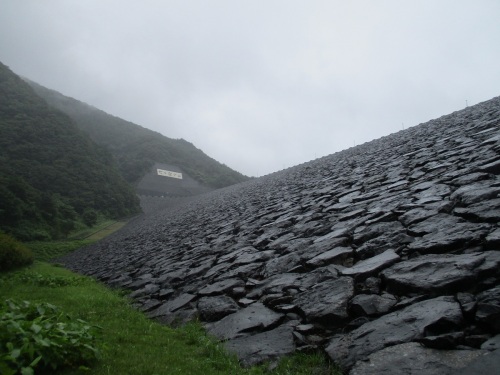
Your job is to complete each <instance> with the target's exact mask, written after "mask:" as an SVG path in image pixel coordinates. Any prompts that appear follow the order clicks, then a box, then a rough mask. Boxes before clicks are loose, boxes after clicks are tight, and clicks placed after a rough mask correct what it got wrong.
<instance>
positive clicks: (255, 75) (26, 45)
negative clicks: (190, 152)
mask: <svg viewBox="0 0 500 375" xmlns="http://www.w3.org/2000/svg"><path fill="white" fill-rule="evenodd" d="M1 8H2V11H1V12H0V61H2V62H3V63H5V64H7V65H8V66H10V68H11V69H12V70H14V71H15V72H16V73H18V74H21V75H24V76H26V77H28V78H30V79H32V80H34V81H36V82H39V83H41V84H43V85H45V86H47V87H50V88H53V89H55V90H58V91H60V92H62V93H64V94H66V95H69V96H72V97H75V98H77V99H79V100H82V101H85V102H87V103H89V104H92V105H94V106H96V107H99V108H101V109H103V110H105V111H107V112H109V113H111V114H114V115H116V116H119V117H122V118H124V119H127V120H130V121H133V122H135V123H137V124H140V125H142V126H145V127H148V128H150V129H153V130H156V131H159V132H161V133H162V134H164V135H166V136H169V137H173V138H184V139H186V140H188V141H190V142H193V143H194V144H195V145H196V146H197V147H198V148H201V149H202V150H203V151H205V152H206V153H207V154H209V155H210V156H212V157H214V158H215V159H217V160H219V161H221V162H223V163H225V164H227V165H229V166H230V167H232V168H234V169H237V170H239V171H241V172H243V173H245V174H249V175H263V174H267V173H270V172H273V171H276V170H279V169H282V168H284V167H289V166H292V165H296V164H299V163H302V162H305V161H308V160H311V159H313V158H315V157H320V156H324V155H328V154H331V153H333V152H336V151H339V150H341V149H344V148H348V147H351V146H352V145H353V144H354V143H356V144H360V143H362V142H366V141H369V140H371V139H374V138H378V137H380V136H383V135H387V134H389V133H392V132H395V131H398V130H400V129H401V128H402V127H403V123H404V125H405V126H406V127H408V126H413V125H416V124H418V123H421V122H425V121H428V120H430V119H432V118H436V117H439V116H441V115H444V114H447V113H449V112H452V111H454V110H458V109H461V108H463V107H464V106H465V101H466V100H468V103H469V104H475V103H477V102H480V101H483V100H487V99H490V98H492V97H494V96H497V95H499V94H500V92H499V87H500V70H499V69H498V61H500V49H499V48H498V46H499V45H500V23H499V22H498V17H499V16H500V3H499V2H498V1H494V0H490V1H488V0H479V1H475V2H471V1H465V0H453V1H452V0H442V1H428V0H426V1H418V2H401V1H392V0H385V1H384V0H382V1H376V2H375V1H367V0H365V1H352V2H346V1H307V2H306V1H221V0H215V1H210V2H208V1H201V0H199V1H194V0H191V1H159V0H157V1H153V0H150V1H147V2H138V1H129V0H120V1H118V0H114V1H112V0H108V1H98V0H86V1H76V0H48V1H43V2H41V1H38V0H24V1H18V0H2V5H1Z"/></svg>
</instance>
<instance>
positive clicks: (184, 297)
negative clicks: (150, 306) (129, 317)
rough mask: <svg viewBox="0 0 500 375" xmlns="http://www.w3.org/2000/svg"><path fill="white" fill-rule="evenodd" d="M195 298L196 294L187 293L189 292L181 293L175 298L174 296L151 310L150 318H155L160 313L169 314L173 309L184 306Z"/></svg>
mask: <svg viewBox="0 0 500 375" xmlns="http://www.w3.org/2000/svg"><path fill="white" fill-rule="evenodd" d="M195 298H196V296H195V295H193V294H189V293H184V294H181V295H180V296H178V297H177V298H174V299H173V300H171V301H168V302H165V303H164V304H163V305H161V306H160V307H159V308H157V309H156V310H154V311H152V312H151V314H150V316H151V317H152V318H156V317H159V316H162V315H169V314H171V313H172V312H175V311H177V310H179V309H181V308H183V307H185V306H186V305H187V304H189V303H190V302H191V301H192V300H194V299H195Z"/></svg>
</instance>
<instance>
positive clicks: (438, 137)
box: [62, 98, 500, 374]
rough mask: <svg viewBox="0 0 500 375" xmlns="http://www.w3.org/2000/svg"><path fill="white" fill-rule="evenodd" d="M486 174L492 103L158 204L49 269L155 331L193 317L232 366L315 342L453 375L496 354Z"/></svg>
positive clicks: (493, 156) (359, 360)
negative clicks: (124, 299)
mask: <svg viewBox="0 0 500 375" xmlns="http://www.w3.org/2000/svg"><path fill="white" fill-rule="evenodd" d="M499 174H500V98H495V99H492V100H490V101H487V102H484V103H481V104H478V105H476V106H473V107H468V108H466V109H464V110H461V111H458V112H455V113H452V114H450V115H447V116H443V117H441V118H439V119H436V120H432V121H429V122H427V123H425V124H421V125H418V126H415V127H412V128H409V129H407V130H404V131H400V132H398V133H395V134H392V135H389V136H387V137H383V138H381V139H378V140H375V141H372V142H368V143H365V144H363V145H360V146H357V147H353V148H350V149H348V150H344V151H342V152H338V153H335V154H333V155H330V156H327V157H324V158H321V159H318V160H315V161H312V162H309V163H305V164H302V165H299V166H297V167H294V168H290V169H288V170H284V171H281V172H278V173H274V174H271V175H268V176H265V177H262V178H259V179H255V180H252V181H249V182H246V183H243V184H239V185H235V186H231V187H229V188H225V189H221V190H217V191H213V192H210V193H208V194H205V195H202V196H198V197H194V198H191V199H184V200H182V201H181V202H180V203H179V202H176V201H162V203H161V205H160V206H161V209H156V210H155V209H151V210H148V213H147V214H145V215H143V216H140V217H138V218H136V219H135V220H133V221H132V222H131V223H130V224H129V225H128V226H127V227H125V228H124V229H123V230H122V231H121V232H118V233H116V234H115V235H113V236H111V237H109V238H107V239H105V240H103V241H101V242H99V243H97V244H95V245H92V246H90V247H86V248H83V249H80V250H78V251H76V252H74V253H72V254H70V255H68V256H67V257H65V258H64V259H62V261H63V262H64V263H65V264H66V265H67V266H68V267H69V268H71V269H73V270H76V271H78V272H81V273H84V274H87V275H91V276H94V277H96V278H98V279H100V280H102V281H104V282H106V283H108V284H109V285H111V286H115V287H122V288H128V289H130V290H131V296H132V297H133V298H134V299H135V301H136V305H137V306H138V308H140V309H142V310H143V311H145V312H146V313H147V314H148V315H149V316H150V317H152V318H155V319H158V320H160V321H161V322H164V323H168V324H175V323H178V322H184V321H187V320H190V319H195V318H199V319H200V320H202V321H203V322H204V324H205V325H206V328H207V330H208V332H210V333H211V334H213V335H215V336H216V337H218V338H220V339H221V340H225V341H226V346H227V348H228V349H229V350H232V351H235V352H236V353H237V354H238V356H239V357H240V359H241V361H242V363H243V364H245V365H250V364H255V363H258V362H262V361H265V360H269V359H274V358H276V357H279V356H282V355H285V354H289V353H291V352H294V351H296V350H309V349H311V348H316V349H319V350H324V351H325V352H326V353H327V354H328V355H329V356H330V357H331V358H332V359H333V360H335V361H336V362H338V363H339V364H340V365H341V366H342V368H343V369H344V370H345V371H351V373H352V374H372V373H385V371H388V370H387V368H388V366H389V367H390V366H393V367H395V366H397V368H398V369H399V371H401V372H398V373H405V374H412V373H429V374H434V373H436V374H437V373H440V374H441V373H454V371H458V370H459V369H460V368H463V367H465V366H467V364H468V363H469V362H470V361H473V360H477V359H478V358H479V359H481V360H484V359H485V358H490V359H491V358H495V357H494V355H496V358H497V359H498V351H494V352H492V350H496V349H497V347H498V344H495V343H498V334H499V333H500V323H499V322H500V282H499V279H500V271H499V266H500V228H499V219H500V195H499V194H500V179H499V176H498V175H499ZM149 199H150V201H149V202H148V205H149V207H154V206H155V205H154V202H152V201H151V199H152V198H149ZM158 199H159V198H158ZM495 340H496V341H495ZM491 343H493V344H491ZM485 345H486V346H485ZM482 346H483V348H482ZM495 353H496V354H495ZM388 358H390V361H389V360H388ZM412 369H413V370H412ZM417 370H418V371H421V372H415V371H417ZM412 371H413V372H412Z"/></svg>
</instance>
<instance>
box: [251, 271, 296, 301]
mask: <svg viewBox="0 0 500 375" xmlns="http://www.w3.org/2000/svg"><path fill="white" fill-rule="evenodd" d="M301 276H302V275H300V274H298V273H282V274H279V275H274V276H271V277H269V278H268V279H266V280H263V281H262V282H261V283H259V284H258V285H257V286H256V287H255V288H254V290H252V291H251V292H250V293H248V294H247V297H248V298H259V297H261V296H262V295H263V294H264V293H276V292H278V293H281V292H282V291H283V289H285V288H293V287H297V288H298V287H299V286H300V285H301V284H300V278H301Z"/></svg>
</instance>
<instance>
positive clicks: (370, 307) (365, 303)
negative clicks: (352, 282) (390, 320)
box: [351, 294, 398, 316]
mask: <svg viewBox="0 0 500 375" xmlns="http://www.w3.org/2000/svg"><path fill="white" fill-rule="evenodd" d="M397 302H398V300H397V299H396V297H394V296H393V295H391V294H383V295H381V296H379V295H376V294H358V295H357V296H355V297H354V298H353V299H352V300H351V311H352V312H353V313H354V314H355V315H356V316H362V315H369V316H375V315H381V314H385V313H387V312H388V311H389V310H390V309H391V308H392V307H393V306H394V305H395V304H396V303H397Z"/></svg>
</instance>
